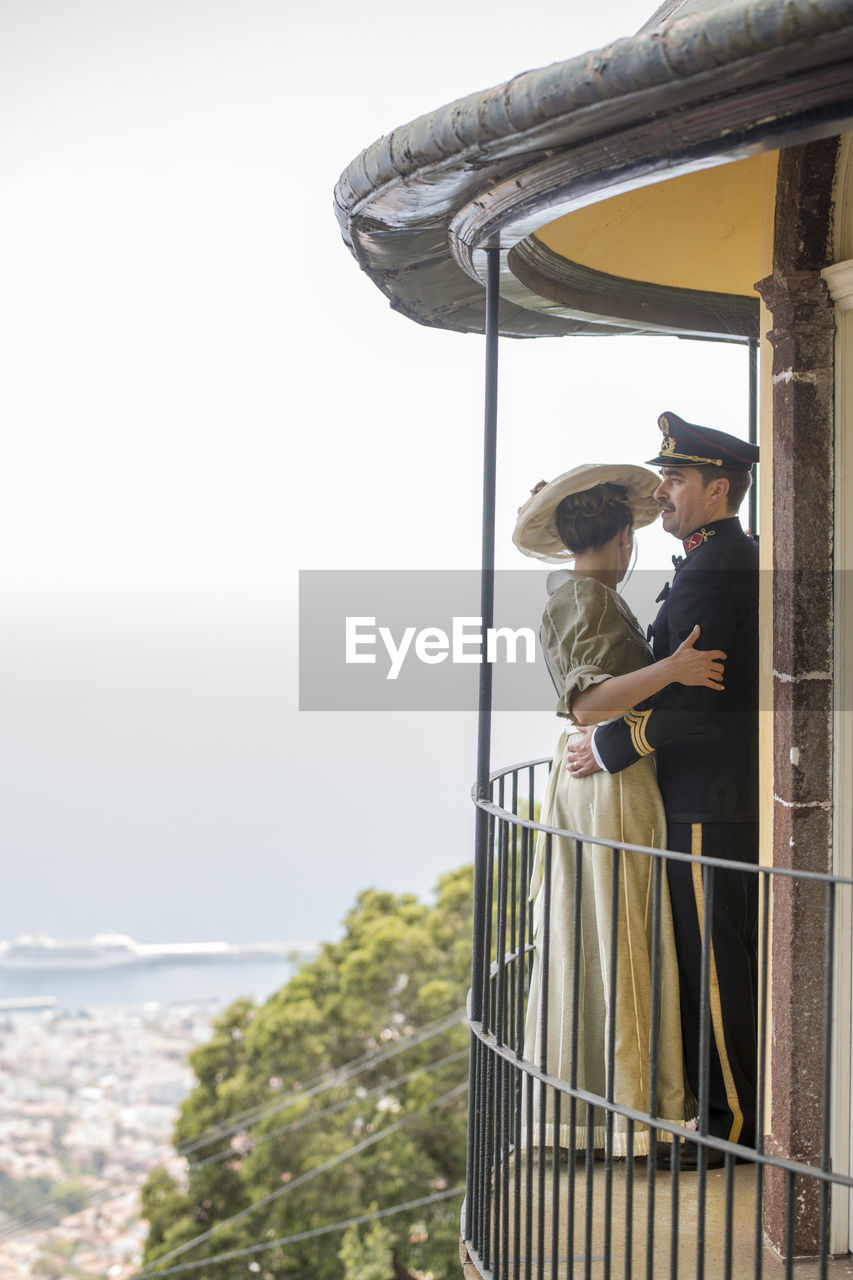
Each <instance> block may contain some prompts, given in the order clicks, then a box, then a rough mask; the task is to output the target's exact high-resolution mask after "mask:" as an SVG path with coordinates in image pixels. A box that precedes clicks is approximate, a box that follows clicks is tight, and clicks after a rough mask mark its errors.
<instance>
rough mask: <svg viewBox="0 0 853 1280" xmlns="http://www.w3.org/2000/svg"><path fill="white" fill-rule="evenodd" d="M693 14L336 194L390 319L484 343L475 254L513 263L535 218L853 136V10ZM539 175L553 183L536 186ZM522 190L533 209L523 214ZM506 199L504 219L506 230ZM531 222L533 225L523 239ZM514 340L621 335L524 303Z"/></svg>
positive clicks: (514, 321) (442, 128)
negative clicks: (509, 252) (652, 183)
mask: <svg viewBox="0 0 853 1280" xmlns="http://www.w3.org/2000/svg"><path fill="white" fill-rule="evenodd" d="M690 8H691V11H690V12H689V13H687V14H686V15H685V16H681V17H676V18H675V19H674V20H672V21H671V22H669V23H668V24H666V23H665V25H663V26H660V27H656V28H654V29H652V30H648V29H644V30H643V31H642V32H641V33H640V34H638V35H636V36H634V37H632V38H629V39H625V40H619V41H617V42H616V43H615V44H613V45H610V46H608V47H606V48H604V49H600V50H597V51H595V52H592V53H588V54H584V55H582V56H580V57H577V58H572V59H570V60H569V61H567V62H562V63H555V64H554V65H552V66H549V67H544V68H542V69H540V70H536V71H528V72H525V73H523V74H522V75H519V76H516V77H514V78H513V79H512V80H510V81H508V82H507V83H506V84H503V85H498V86H497V87H495V88H491V89H486V90H484V91H482V92H479V93H474V94H470V95H469V96H468V97H466V98H462V99H460V100H459V101H457V102H453V103H450V104H448V105H447V106H443V107H441V108H439V109H438V110H436V111H434V112H431V113H430V114H428V115H425V116H422V117H420V118H419V119H417V120H415V121H413V122H412V123H410V124H407V125H404V126H402V127H401V128H398V129H395V130H394V131H393V132H392V133H390V134H388V135H387V136H386V137H383V138H381V139H379V140H378V141H377V142H375V143H374V144H373V145H372V146H370V147H368V148H367V149H366V150H365V151H363V152H362V154H361V155H360V156H358V157H357V158H356V159H355V160H354V161H353V162H352V163H351V164H350V165H349V167H348V168H347V169H346V170H345V171H344V173H343V174H342V175H341V178H340V180H339V182H338V184H337V186H336V188H335V205H336V213H337V217H338V220H339V222H340V225H341V230H342V233H343V237H344V240H345V242H346V243H347V245H348V246H349V247H350V249H351V251H352V252H353V254H354V256H355V257H356V259H357V260H358V262H359V265H360V266H361V267H362V269H363V270H364V271H366V272H367V274H368V275H369V276H370V277H371V278H372V279H373V281H374V283H375V284H376V285H377V286H378V287H379V288H380V289H381V290H382V291H383V293H385V295H386V296H387V297H388V299H389V301H390V303H391V306H392V307H394V308H395V309H396V310H398V311H400V312H402V313H403V314H405V315H407V316H409V317H410V318H411V319H413V320H416V321H418V322H419V323H421V324H427V325H433V326H437V327H442V328H448V329H455V330H459V331H462V332H482V329H483V323H484V294H483V288H482V283H481V281H480V279H479V270H480V268H479V266H478V265H477V261H476V260H477V256H478V255H477V253H476V251H477V249H478V248H480V247H483V246H484V245H485V244H487V243H495V242H496V237H498V236H500V238H501V244H502V247H504V248H507V249H509V248H511V247H512V245H513V244H514V243H516V242H517V241H518V240H519V239H521V238H522V237H523V235H526V234H527V233H528V232H529V231H530V229H531V228H532V224H533V223H534V222H535V219H536V217H537V216H538V217H539V221H540V223H541V222H544V221H546V220H547V218H548V217H549V216H551V214H549V213H548V210H549V209H550V210H552V211H553V209H554V208H558V209H559V208H567V207H571V202H572V201H573V200H574V201H575V202H576V203H583V202H585V201H589V200H590V199H594V198H597V193H601V194H602V195H603V194H605V193H609V192H610V191H612V190H614V189H618V188H620V187H621V188H622V189H625V188H626V187H630V186H632V185H634V186H636V185H640V184H641V183H642V182H644V181H649V180H651V179H653V178H657V179H659V178H660V177H662V176H666V175H667V174H674V173H676V172H678V171H679V170H683V169H686V168H690V167H696V166H697V165H700V164H709V163H715V162H720V161H721V160H724V159H731V158H735V157H737V156H742V155H747V154H752V153H755V152H756V151H760V150H766V149H771V148H776V147H779V146H790V145H793V144H795V143H797V142H802V141H808V140H810V139H813V138H816V137H820V136H826V135H828V134H834V133H838V132H840V131H842V130H843V129H845V128H847V127H850V126H851V123H853V77H851V74H850V59H851V55H853V0H746V2H745V3H740V4H735V5H725V6H723V7H720V8H714V9H710V10H705V11H702V10H700V11H698V12H697V11H696V10H697V5H696V4H695V0H694V4H693V5H691V7H690ZM537 171H541V173H542V174H546V175H547V177H545V178H543V179H542V180H541V181H537V179H536V174H537ZM522 174H523V175H524V179H523V181H522V179H521V177H520V175H522ZM514 175H519V178H518V182H519V186H518V197H517V198H515V197H513V195H512V194H510V196H509V197H508V198H507V196H506V193H507V191H510V193H512V189H513V178H514ZM498 191H501V192H503V193H504V194H503V197H502V198H503V204H502V205H501V208H500V210H499V211H498V212H497V213H494V214H492V213H490V209H492V208H494V207H496V206H494V205H493V201H492V200H491V199H490V193H495V195H497V193H498ZM520 213H523V214H524V215H525V217H526V222H525V221H524V218H522V219H521V221H519V222H518V227H519V230H518V232H517V234H515V235H513V234H512V231H511V224H512V222H513V219H516V221H518V218H519V214H520ZM451 224H453V226H452V228H451ZM508 228H509V234H508ZM602 319H603V317H602ZM640 328H641V329H642V326H640ZM501 329H502V331H503V332H504V333H506V334H510V335H515V336H519V337H522V336H538V335H545V334H563V333H571V332H591V333H601V332H613V331H614V329H613V327H611V324H610V323H608V322H607V321H605V323H604V324H603V325H600V324H596V323H595V322H594V321H591V320H590V319H588V318H586V319H582V318H580V317H573V318H571V317H566V316H561V315H555V314H552V313H550V312H549V311H548V310H547V309H545V310H539V311H536V310H528V309H527V308H526V307H524V306H520V305H518V304H517V303H515V302H512V301H511V298H510V297H509V296H508V297H506V298H505V299H504V300H503V301H502V306H501ZM617 331H621V332H630V331H631V329H630V328H627V327H622V328H619V327H618V326H617ZM633 331H634V332H636V331H637V329H636V327H635V328H634V329H633Z"/></svg>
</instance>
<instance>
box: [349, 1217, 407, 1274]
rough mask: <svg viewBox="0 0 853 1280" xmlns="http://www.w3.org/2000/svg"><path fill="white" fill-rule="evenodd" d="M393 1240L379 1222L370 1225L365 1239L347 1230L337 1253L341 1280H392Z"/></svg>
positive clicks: (358, 1233) (356, 1230)
mask: <svg viewBox="0 0 853 1280" xmlns="http://www.w3.org/2000/svg"><path fill="white" fill-rule="evenodd" d="M393 1239H394V1238H393V1236H392V1235H391V1232H390V1231H389V1230H388V1228H387V1227H383V1225H382V1223H381V1222H374V1223H372V1224H371V1226H370V1228H369V1230H368V1231H366V1232H365V1234H364V1236H362V1234H361V1232H360V1231H359V1229H358V1227H350V1229H349V1230H348V1231H347V1233H346V1235H345V1236H344V1239H343V1243H342V1245H341V1247H340V1251H339V1252H338V1257H339V1258H340V1260H341V1265H342V1266H343V1269H344V1274H343V1280H394V1248H393Z"/></svg>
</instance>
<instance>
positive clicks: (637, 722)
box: [625, 707, 654, 756]
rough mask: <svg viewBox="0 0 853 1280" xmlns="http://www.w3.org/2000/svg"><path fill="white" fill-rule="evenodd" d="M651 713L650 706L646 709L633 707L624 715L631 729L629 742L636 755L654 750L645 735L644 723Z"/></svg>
mask: <svg viewBox="0 0 853 1280" xmlns="http://www.w3.org/2000/svg"><path fill="white" fill-rule="evenodd" d="M651 714H652V709H651V707H649V709H648V710H647V711H638V710H637V709H636V707H633V708H632V709H631V710H630V711H629V712H628V713H627V715H626V716H625V723H626V724H627V726H628V728H629V729H630V730H631V743H632V745H633V747H634V750H635V751H636V753H637V755H638V756H647V755H649V754H650V753H651V752H652V751H654V747H653V746H651V745H650V744H649V740H648V738H647V737H646V725H647V724H648V722H649V717H650V716H651Z"/></svg>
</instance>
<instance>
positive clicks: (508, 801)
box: [462, 760, 853, 1280]
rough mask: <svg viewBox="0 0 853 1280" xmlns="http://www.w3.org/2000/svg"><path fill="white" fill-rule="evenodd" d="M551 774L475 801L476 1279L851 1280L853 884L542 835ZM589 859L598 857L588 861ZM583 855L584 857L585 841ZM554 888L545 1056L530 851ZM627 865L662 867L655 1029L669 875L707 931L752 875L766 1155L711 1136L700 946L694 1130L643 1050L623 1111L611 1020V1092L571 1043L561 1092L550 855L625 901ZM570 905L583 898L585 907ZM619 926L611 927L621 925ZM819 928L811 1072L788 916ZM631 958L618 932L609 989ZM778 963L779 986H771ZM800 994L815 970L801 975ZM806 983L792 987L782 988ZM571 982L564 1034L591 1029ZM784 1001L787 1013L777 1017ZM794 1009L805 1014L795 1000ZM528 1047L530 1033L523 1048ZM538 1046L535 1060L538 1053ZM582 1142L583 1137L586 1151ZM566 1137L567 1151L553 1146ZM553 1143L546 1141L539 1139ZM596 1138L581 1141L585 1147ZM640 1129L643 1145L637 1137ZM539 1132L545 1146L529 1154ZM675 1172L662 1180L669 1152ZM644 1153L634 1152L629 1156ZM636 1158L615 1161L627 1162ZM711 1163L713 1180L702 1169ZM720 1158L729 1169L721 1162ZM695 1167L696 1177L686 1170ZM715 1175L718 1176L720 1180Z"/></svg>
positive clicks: (529, 770)
mask: <svg viewBox="0 0 853 1280" xmlns="http://www.w3.org/2000/svg"><path fill="white" fill-rule="evenodd" d="M549 764H550V761H548V760H536V761H529V762H527V763H525V764H522V765H518V766H515V767H512V768H509V769H506V770H503V771H501V772H499V773H497V774H494V775H492V781H491V795H490V797H489V798H488V799H483V800H480V801H478V802H477V803H478V806H479V809H480V814H481V822H483V823H487V832H486V850H487V856H486V857H485V858H484V859H483V863H484V865H483V866H482V867H481V868H480V869H479V880H478V897H479V901H478V904H477V905H476V906H475V934H476V936H475V959H474V976H473V983H472V990H471V996H470V1006H469V1022H470V1026H471V1032H472V1063H471V1105H470V1120H469V1160H468V1180H467V1191H466V1202H465V1209H464V1213H463V1248H462V1256H463V1267H464V1269H465V1272H466V1275H468V1276H470V1277H471V1278H472V1280H473V1277H476V1276H483V1277H494V1278H495V1280H522V1278H524V1280H533V1278H534V1277H535V1278H536V1280H558V1278H559V1280H574V1278H575V1277H577V1280H580V1278H581V1277H583V1280H593V1278H594V1280H598V1278H599V1277H601V1278H602V1280H609V1277H611V1276H613V1277H616V1276H619V1277H626V1280H627V1278H630V1277H646V1278H647V1280H652V1278H653V1280H659V1278H660V1277H669V1280H680V1278H682V1277H684V1278H687V1277H689V1278H690V1280H693V1278H694V1277H697V1278H700V1280H706V1278H707V1280H718V1278H722V1277H726V1278H727V1280H746V1278H747V1277H756V1278H758V1277H767V1280H777V1277H778V1278H779V1280H782V1277H793V1276H796V1277H801V1276H806V1275H808V1276H814V1277H840V1276H853V1259H851V1257H850V1255H849V1254H847V1253H845V1254H844V1256H843V1257H838V1258H833V1257H832V1253H831V1250H832V1239H833V1230H832V1228H833V1215H838V1217H839V1219H840V1218H842V1217H843V1218H844V1222H845V1224H846V1221H847V1215H848V1213H849V1211H850V1203H851V1201H850V1192H851V1188H853V1178H851V1177H850V1175H849V1172H847V1170H849V1147H850V1141H849V1137H850V1135H849V1127H850V1126H849V1119H847V1117H848V1116H849V1111H848V1109H847V1108H848V1106H849V1089H850V1077H849V1071H845V1053H846V1054H849V1044H850V1039H849V1020H850V1007H849V986H848V981H849V965H844V966H842V964H840V963H839V948H838V945H837V943H838V939H839V934H840V935H841V936H843V937H844V939H845V942H846V944H847V946H848V950H847V951H846V952H843V954H844V955H845V956H846V957H847V959H848V960H849V920H850V909H851V888H853V882H851V881H849V880H846V879H842V878H839V877H832V876H827V875H819V874H816V873H809V872H793V871H790V870H781V869H774V868H772V867H765V866H757V867H745V866H744V865H743V864H741V863H726V862H723V861H721V860H719V859H710V858H701V857H691V856H689V855H684V854H671V853H666V852H664V851H661V850H656V849H638V848H637V847H636V846H633V845H627V844H626V845H620V844H616V845H612V844H609V843H607V844H602V843H600V842H590V841H589V840H587V839H586V837H584V836H583V835H582V834H580V833H573V832H561V831H558V830H556V829H554V828H547V827H545V826H543V825H542V824H540V823H539V822H537V821H535V820H534V818H533V817H531V816H529V815H530V814H532V813H534V812H535V797H536V796H537V794H538V793H539V792H541V789H542V784H543V783H544V780H545V779H546V777H547V772H548V767H549ZM593 845H595V848H596V849H597V850H598V851H599V852H597V853H596V852H594V851H593ZM584 846H585V847H584ZM537 851H538V858H539V860H540V863H541V866H542V871H543V881H542V888H541V890H540V892H541V893H542V895H543V912H542V922H541V926H540V930H539V937H538V938H537V941H536V947H538V948H539V950H540V957H539V960H540V966H541V974H542V979H541V982H540V983H539V987H540V993H539V997H538V998H539V999H540V1001H541V1007H540V1009H539V1015H538V1017H539V1022H538V1025H539V1027H540V1028H543V1026H544V1029H543V1030H542V1034H541V1040H540V1043H539V1044H538V1045H537V1048H536V1050H535V1051H534V1057H533V1059H532V1060H531V1058H530V1057H529V1056H528V1057H525V1056H524V1042H525V1024H526V1022H527V1018H528V992H529V990H530V978H531V972H532V968H533V957H534V951H535V947H534V942H533V932H534V917H533V906H532V903H531V902H530V901H529V900H528V886H529V884H530V880H531V871H532V868H533V861H534V855H536V854H537ZM623 851H628V852H632V853H640V854H641V855H643V856H645V857H648V858H651V859H653V860H654V865H653V867H652V868H651V877H650V880H651V885H652V902H651V939H652V946H651V950H652V978H651V982H652V992H651V1000H652V1005H651V1009H652V1016H651V1022H652V1025H653V1026H659V1022H660V1014H661V963H660V937H661V916H662V910H661V901H662V884H663V883H664V880H663V877H664V875H665V874H666V863H667V862H668V861H669V860H671V859H681V860H683V861H687V862H690V863H693V864H696V865H698V866H699V867H701V873H700V874H701V878H702V884H703V887H704V912H705V921H704V923H705V927H704V930H703V937H704V938H708V937H709V936H710V928H709V924H710V919H711V912H712V910H713V897H714V881H715V876H719V875H720V873H721V872H722V871H726V870H728V869H730V868H731V869H735V870H737V872H739V873H740V874H741V875H745V876H755V877H757V882H758V892H759V903H760V907H759V920H760V926H759V937H758V960H759V973H760V983H759V992H758V1000H757V1022H758V1115H759V1117H763V1118H764V1119H763V1122H762V1123H760V1124H759V1140H758V1143H757V1148H756V1149H751V1148H746V1147H742V1146H739V1145H737V1144H735V1143H732V1142H727V1141H723V1140H721V1139H719V1138H715V1137H713V1136H710V1135H709V1133H708V1124H707V1115H708V1104H707V1088H708V1085H707V1081H708V1069H709V1068H708V1063H709V1044H710V1034H711V1020H712V1009H711V998H710V989H711V984H710V982H709V974H710V967H711V957H710V955H709V952H710V947H708V946H704V945H703V949H702V996H703V998H702V1009H701V1018H702V1034H701V1039H700V1048H699V1054H700V1088H699V1093H700V1096H699V1098H698V1100H697V1114H698V1119H697V1120H696V1121H690V1122H687V1121H682V1122H680V1123H674V1122H672V1121H668V1120H663V1119H661V1117H660V1116H658V1115H657V1114H656V1111H655V1103H654V1101H653V1099H654V1098H656V1096H657V1093H658V1090H657V1076H658V1067H659V1062H658V1052H657V1050H658V1044H657V1041H656V1040H655V1039H654V1038H653V1040H652V1044H651V1052H650V1055H649V1059H650V1060H649V1064H648V1065H649V1090H648V1092H649V1102H648V1104H647V1106H646V1107H645V1109H641V1108H638V1107H636V1106H633V1107H631V1106H627V1105H625V1104H624V1100H623V1101H620V1099H619V1097H618V1096H615V1094H614V1089H613V1083H612V1082H613V1078H614V1074H615V1073H614V1069H613V1068H614V1060H615V1043H614V1037H615V1019H613V1018H611V1019H609V1025H608V1027H607V1043H606V1057H607V1067H608V1069H607V1073H606V1074H607V1085H606V1089H605V1092H604V1093H603V1094H598V1093H593V1092H591V1091H589V1090H587V1089H584V1088H581V1087H579V1085H578V1083H577V1080H578V1071H577V1062H578V1047H577V1044H576V1043H572V1045H571V1047H570V1050H569V1055H568V1057H569V1063H570V1065H569V1069H568V1071H564V1074H566V1075H567V1076H568V1079H563V1078H560V1077H559V1076H557V1075H556V1074H552V1073H551V1072H550V1071H549V1069H548V1067H549V1064H548V1062H547V1060H546V1053H547V1050H546V1048H545V1046H546V1044H547V1030H546V1026H547V1017H548V968H549V966H548V958H549V947H550V945H551V929H550V916H549V906H550V888H551V879H552V867H553V864H554V860H555V859H557V858H563V859H565V858H571V859H573V861H574V865H573V868H572V874H573V875H574V876H575V877H576V880H577V879H579V878H580V877H582V876H583V874H584V871H585V870H586V873H587V874H589V865H590V859H591V858H593V857H594V858H596V859H597V860H598V863H599V874H600V866H601V860H602V858H603V859H604V860H605V865H606V866H607V867H608V870H609V874H610V885H611V892H612V894H613V900H614V901H615V900H617V899H618V895H619V892H620V884H621V876H622V870H621V866H622V858H623ZM576 900H578V899H577V896H576ZM579 912H580V908H579V907H578V908H577V910H576V916H575V920H574V922H573V925H572V930H571V933H570V936H571V937H572V938H573V946H574V954H573V957H572V963H571V968H572V971H573V972H574V973H575V974H576V973H577V972H578V969H579V946H580V944H579V936H580V930H579V919H578V917H579ZM614 914H615V913H614ZM794 919H796V920H797V922H798V927H799V928H802V926H803V922H804V921H806V920H808V921H809V922H810V929H809V934H808V936H809V938H810V963H809V973H808V979H807V980H808V983H809V986H810V991H809V1001H808V1004H809V1008H810V1020H811V1021H810V1027H811V1029H812V1033H813V1034H812V1035H811V1055H810V1058H809V1061H807V1062H803V1061H801V1060H800V1059H799V1058H798V1057H797V1056H796V1055H795V1054H794V1053H793V1051H792V1050H791V1047H790V1044H791V1042H790V1040H788V1039H787V1038H786V1035H785V1025H786V1016H787V1015H788V1012H789V1010H788V1007H787V1004H786V1001H785V998H784V997H785V990H786V984H785V983H784V982H783V981H781V980H779V975H780V974H783V973H786V972H790V968H791V962H792V952H791V943H790V939H791V936H792V926H791V922H792V920H794ZM620 963H621V964H623V965H624V964H625V963H626V960H625V957H623V956H620V954H619V949H618V932H617V930H616V928H615V926H614V929H613V933H612V938H611V949H610V959H609V964H610V972H609V975H608V977H607V980H609V983H610V986H611V989H613V990H617V984H616V977H617V973H618V970H619V965H620ZM774 966H775V969H776V975H777V981H775V982H774V981H773V980H772V976H773V973H774ZM798 977H799V981H800V982H803V981H806V975H798ZM787 985H788V986H793V983H789V984H787ZM578 999H579V991H578V981H577V978H575V979H574V980H573V990H572V994H571V1010H570V1013H569V1015H568V1024H569V1026H571V1027H577V1025H578V1017H577V1012H578ZM774 1005H775V1013H774V1009H773V1006H774ZM799 1007H802V1002H801V1001H800V1003H799ZM528 1044H529V1037H528ZM528 1052H530V1051H529V1050H528ZM578 1130H580V1131H581V1135H580V1136H581V1141H580V1144H579V1143H578V1137H579V1134H578ZM555 1132H560V1133H561V1146H560V1147H556V1148H555V1147H552V1146H551V1145H547V1141H548V1138H550V1137H552V1135H553V1134H554V1133H555ZM537 1133H546V1134H547V1135H548V1138H546V1143H543V1144H542V1145H537V1139H536V1137H535V1135H536V1134H537ZM584 1134H585V1135H586V1142H585V1143H584V1141H583V1138H582V1135H584ZM640 1134H643V1135H644V1136H643V1138H642V1139H641V1140H640V1141H639V1142H635V1139H636V1138H637V1137H638V1135H640ZM528 1135H534V1137H533V1141H528ZM666 1144H674V1145H673V1146H671V1147H670V1150H671V1151H672V1152H673V1153H675V1152H677V1155H675V1154H673V1156H672V1158H671V1161H670V1163H671V1166H672V1167H671V1168H659V1167H658V1161H657V1153H658V1150H659V1149H660V1148H662V1147H665V1145H666ZM637 1147H639V1148H640V1149H641V1150H642V1149H643V1148H645V1149H646V1150H647V1152H648V1154H643V1155H637V1154H635V1150H636V1148H637ZM623 1151H624V1152H627V1154H626V1155H620V1154H619V1153H620V1152H623ZM709 1162H710V1165H711V1166H713V1167H709ZM720 1162H722V1163H721V1164H720ZM682 1164H683V1165H684V1166H685V1167H682ZM689 1165H692V1166H694V1167H687V1166H689ZM717 1165H720V1167H716V1166H717Z"/></svg>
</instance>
